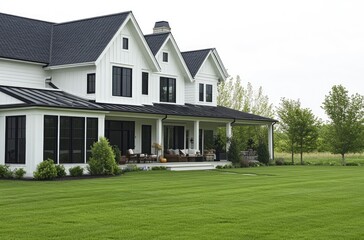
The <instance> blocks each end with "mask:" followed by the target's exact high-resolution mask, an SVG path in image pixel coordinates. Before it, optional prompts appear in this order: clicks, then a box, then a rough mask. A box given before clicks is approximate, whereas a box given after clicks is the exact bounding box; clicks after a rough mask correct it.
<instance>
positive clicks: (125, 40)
mask: <svg viewBox="0 0 364 240" xmlns="http://www.w3.org/2000/svg"><path fill="white" fill-rule="evenodd" d="M123 49H125V50H128V49H129V38H125V37H124V38H123Z"/></svg>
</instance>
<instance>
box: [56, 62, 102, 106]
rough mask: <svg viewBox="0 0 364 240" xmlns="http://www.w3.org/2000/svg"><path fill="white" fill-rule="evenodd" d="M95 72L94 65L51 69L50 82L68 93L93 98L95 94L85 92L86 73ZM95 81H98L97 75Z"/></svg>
mask: <svg viewBox="0 0 364 240" xmlns="http://www.w3.org/2000/svg"><path fill="white" fill-rule="evenodd" d="M95 72H96V67H95V66H88V67H73V68H66V69H57V70H52V72H51V73H52V83H53V84H54V85H56V86H57V87H58V88H59V89H61V90H63V91H66V92H68V93H72V94H75V95H77V96H80V97H83V98H88V99H95V94H87V74H89V73H95ZM96 81H99V79H98V76H97V75H96Z"/></svg>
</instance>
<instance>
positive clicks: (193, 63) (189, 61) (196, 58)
mask: <svg viewBox="0 0 364 240" xmlns="http://www.w3.org/2000/svg"><path fill="white" fill-rule="evenodd" d="M212 50H213V49H211V48H209V49H201V50H195V51H188V52H182V53H181V54H182V57H183V59H184V60H185V62H186V65H187V67H188V70H189V71H190V73H191V75H192V77H195V76H196V74H197V72H198V70H199V69H200V68H201V66H202V64H203V62H204V61H205V59H206V57H207V56H208V54H209V53H210V52H211V51H212Z"/></svg>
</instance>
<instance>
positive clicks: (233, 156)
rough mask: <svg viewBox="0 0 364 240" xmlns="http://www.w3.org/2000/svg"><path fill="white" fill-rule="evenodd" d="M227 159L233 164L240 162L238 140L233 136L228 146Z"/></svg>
mask: <svg viewBox="0 0 364 240" xmlns="http://www.w3.org/2000/svg"><path fill="white" fill-rule="evenodd" d="M228 160H229V161H230V162H232V163H233V164H234V165H236V164H239V162H240V149H239V145H238V141H237V140H236V138H235V137H233V138H231V141H230V147H229V151H228Z"/></svg>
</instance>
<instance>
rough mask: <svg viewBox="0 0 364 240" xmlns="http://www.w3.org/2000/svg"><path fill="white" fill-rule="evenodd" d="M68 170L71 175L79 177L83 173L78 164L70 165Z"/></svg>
mask: <svg viewBox="0 0 364 240" xmlns="http://www.w3.org/2000/svg"><path fill="white" fill-rule="evenodd" d="M68 171H69V172H70V175H71V176H72V177H81V176H82V175H83V168H82V167H80V166H75V167H71V168H70V169H68Z"/></svg>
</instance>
